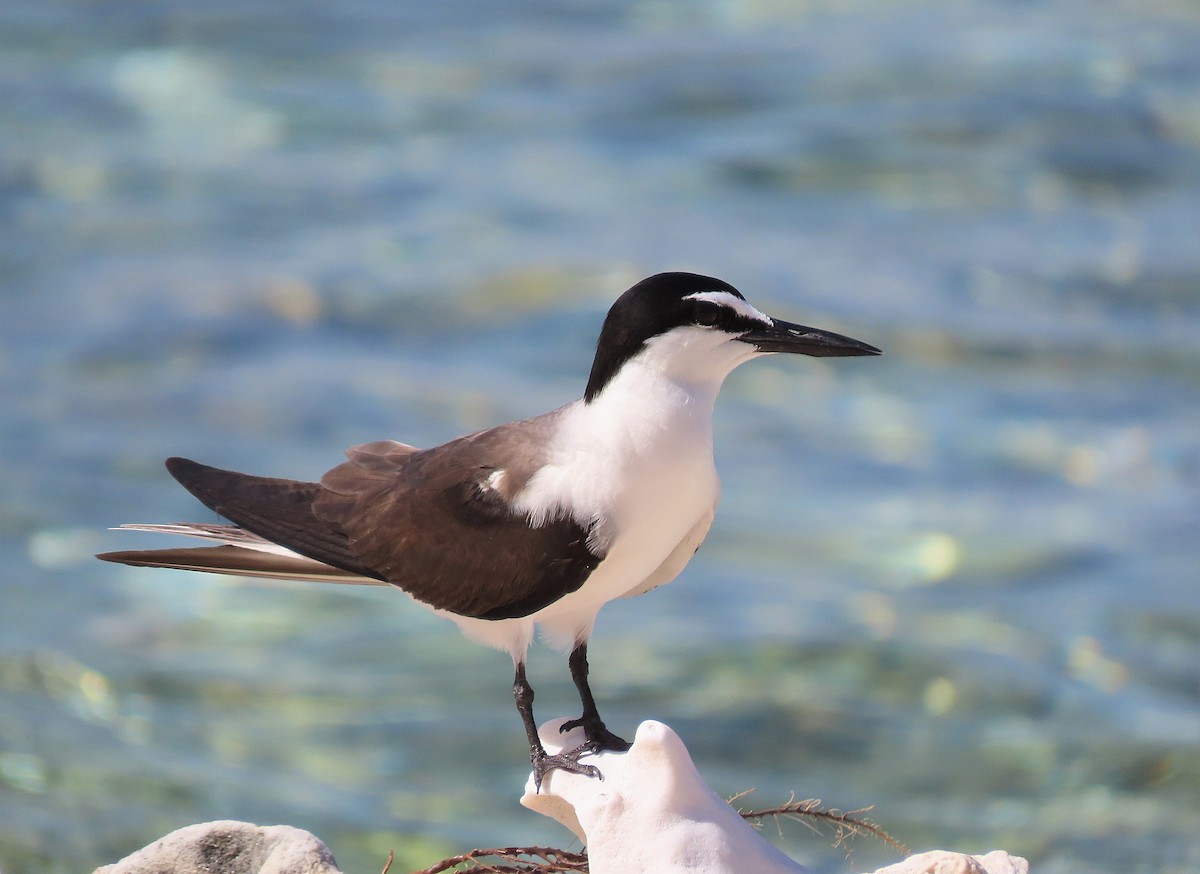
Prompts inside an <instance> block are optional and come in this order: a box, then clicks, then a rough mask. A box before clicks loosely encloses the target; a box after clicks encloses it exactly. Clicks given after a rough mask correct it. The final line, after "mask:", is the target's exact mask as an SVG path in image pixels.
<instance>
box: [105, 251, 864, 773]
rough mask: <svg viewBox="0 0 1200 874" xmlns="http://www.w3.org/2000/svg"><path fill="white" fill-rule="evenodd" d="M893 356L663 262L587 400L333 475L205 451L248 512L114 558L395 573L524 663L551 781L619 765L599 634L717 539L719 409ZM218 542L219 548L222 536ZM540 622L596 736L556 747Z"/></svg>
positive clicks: (539, 760) (376, 445)
mask: <svg viewBox="0 0 1200 874" xmlns="http://www.w3.org/2000/svg"><path fill="white" fill-rule="evenodd" d="M788 353H798V354H802V355H809V356H816V357H849V356H874V355H880V354H881V352H880V350H879V349H877V348H876V347H874V346H871V345H869V344H867V343H864V342H861V341H859V340H855V339H852V338H850V337H847V336H843V335H841V334H836V333H833V332H831V331H825V330H821V329H819V328H812V327H807V326H804V325H798V324H794V323H791V322H787V321H783V320H781V319H775V318H771V317H770V316H767V315H766V314H764V313H762V312H761V311H759V310H758V309H757V308H755V307H754V306H753V305H751V304H750V303H749V302H748V301H747V300H746V298H745V296H744V295H743V294H742V293H741V292H740V291H738V290H737V289H736V288H735V287H734V286H732V285H730V284H729V283H727V282H724V281H722V280H720V279H716V278H714V277H710V276H702V275H699V274H695V273H688V272H667V273H659V274H656V275H653V276H650V277H648V278H646V279H643V280H642V281H640V282H638V283H636V284H634V285H633V286H632V287H630V288H629V289H628V290H626V291H625V292H624V293H623V294H621V296H620V297H618V298H617V300H616V302H615V303H614V304H613V305H612V307H611V308H610V309H609V311H608V314H607V316H606V317H605V319H604V322H603V325H602V327H601V330H600V335H599V338H598V340H597V343H596V352H595V357H594V359H593V362H592V367H591V371H590V373H589V375H588V380H587V384H586V387H585V389H584V392H583V397H582V398H580V399H578V400H575V401H572V402H570V403H568V404H566V405H565V406H561V407H559V408H557V409H555V410H552V411H550V412H548V413H544V414H542V415H539V416H535V417H533V418H529V419H523V420H520V421H516V422H510V423H508V424H502V425H498V426H495V427H492V428H488V429H486V430H482V431H479V432H477V433H473V434H469V435H466V436H463V437H459V438H457V439H454V440H451V441H449V442H448V443H444V444H442V445H440V446H435V447H433V448H429V449H417V448H415V447H413V446H409V445H407V444H404V443H400V442H397V441H395V440H378V441H375V442H371V443H365V444H362V445H359V446H354V447H352V448H350V449H348V450H347V451H346V461H344V462H342V463H341V464H339V465H338V466H336V467H334V468H332V469H331V470H329V471H328V472H327V473H325V474H324V476H322V477H321V478H320V480H319V481H316V482H307V481H299V480H291V479H279V478H273V477H263V476H254V475H250V474H245V473H238V472H235V471H230V470H222V469H220V468H216V467H210V466H208V465H205V464H201V463H199V462H196V461H191V460H189V459H186V458H178V457H175V458H170V459H168V460H167V462H166V467H167V470H168V471H169V472H170V474H171V475H172V476H173V477H174V478H175V479H176V480H177V481H178V482H179V483H180V484H181V485H182V486H183V487H184V488H185V489H187V490H188V491H189V492H191V494H192V495H193V496H195V497H196V498H197V499H198V500H199V501H200V502H201V503H202V504H204V505H205V506H207V507H208V508H209V509H210V510H212V511H213V512H215V513H216V514H217V515H218V516H221V517H223V518H224V519H226V520H228V521H229V522H230V523H232V524H223V523H222V524H186V523H179V524H170V525H163V524H127V525H122V526H121V527H122V528H131V529H136V530H147V531H156V532H164V533H172V534H184V535H188V536H191V537H195V538H200V539H201V540H203V541H205V542H207V543H208V544H209V545H205V546H198V547H184V548H174V549H152V550H126V551H120V552H108V553H102V554H100V555H99V556H97V557H98V558H101V559H104V560H106V561H112V562H119V563H123V564H126V565H134V566H142V567H161V568H175V569H183V570H191V571H207V572H214V573H223V574H235V575H241V576H250V577H268V578H287V579H301V580H315V581H323V582H334V583H354V584H375V585H387V586H394V587H397V588H399V589H401V590H403V591H404V592H405V593H407V594H408V595H409V596H410V597H411V598H412V599H413V600H415V601H417V602H419V603H420V604H422V605H424V606H426V607H428V608H431V609H432V610H433V611H434V612H436V613H437V614H440V615H442V616H444V617H448V618H449V619H451V620H453V621H454V622H455V623H456V624H457V625H458V627H459V628H460V630H461V631H462V632H463V633H464V634H465V635H466V636H467V637H468V638H470V639H472V640H474V641H477V642H479V643H482V644H485V645H488V646H491V647H494V648H496V649H499V650H502V651H506V652H507V653H508V654H509V655H510V656H511V658H512V663H513V669H514V675H513V698H514V701H515V703H516V707H517V711H518V713H519V715H520V717H521V720H522V723H523V725H524V729H525V734H526V739H527V741H528V744H529V752H530V764H531V767H532V771H533V776H534V780H535V783H536V786H537V787H538V788H539V789H540V786H541V783H542V780H543V778H544V777H545V775H546V774H547V773H549V772H550V771H552V770H554V769H560V770H563V771H567V772H571V773H576V774H583V775H586V776H589V777H599V778H601V779H602V778H603V777H602V775H601V774H600V773H599V771H598V770H597V769H596V768H595V766H593V765H589V764H587V763H586V762H582V761H580V759H582V758H585V757H586V756H588V755H589V754H596V753H599V752H604V751H616V752H620V751H624V750H627V749H628V748H629V743H628V742H627V741H625V740H624V739H622V738H621V737H619V736H618V735H617V734H615V733H613V732H612V731H611V730H610V729H609V728H608V727H607V726H606V725H605V723H604V721H603V719H602V718H601V716H600V712H599V709H598V707H597V704H596V700H595V698H594V696H593V694H592V690H591V687H590V684H589V679H588V676H589V664H588V641H589V639H590V637H591V635H592V630H593V627H594V625H595V622H596V617H597V614H598V613H599V611H600V609H601V607H603V606H604V604H606V603H607V602H609V601H611V600H614V599H617V598H627V597H632V596H635V595H641V594H644V593H646V592H648V591H650V590H651V589H654V588H656V587H658V586H661V585H663V584H665V583H668V582H670V581H671V580H673V579H674V578H675V577H676V576H677V575H678V574H679V573H680V571H682V570H683V568H684V566H685V565H686V564H687V563H688V561H689V560H690V559H691V558H692V556H693V555H694V554H695V552H696V551H697V549H698V548H699V547H700V544H701V542H702V541H703V540H704V538H705V536H706V535H707V534H708V531H709V528H710V526H711V524H712V521H713V517H714V514H715V512H716V507H717V500H718V496H719V492H720V485H719V481H718V477H717V471H716V467H715V463H714V459H713V414H714V404H715V402H716V398H717V394H718V391H719V389H720V388H721V384H722V382H723V381H724V379H725V378H726V376H728V375H729V373H730V372H732V371H733V369H734V368H736V367H737V366H738V365H740V364H743V363H744V362H747V361H750V360H751V359H755V358H759V357H762V356H765V355H774V354H788ZM214 544H215V545H214ZM537 631H540V632H541V633H542V634H543V635H544V637H545V638H546V639H547V640H548V642H550V643H551V644H552V645H557V646H558V647H559V648H560V649H562V650H563V651H564V652H569V655H568V658H567V665H568V669H569V672H570V676H571V678H572V680H573V682H574V685H575V687H576V689H577V691H578V694H579V699H580V705H581V715H580V716H579V718H578V719H574V720H570V721H568V722H566V723H565V724H564V725H563V726H562V730H563V731H568V730H571V729H575V728H580V727H582V729H583V733H584V738H585V740H584V742H583V743H582V745H580V746H579V747H578V748H577V749H574V750H569V751H566V752H563V753H559V754H556V755H550V754H548V753H547V752H546V750H545V748H544V746H543V744H542V742H541V740H540V738H539V737H538V729H537V724H536V722H535V721H534V717H533V699H534V693H533V688H532V686H531V685H530V683H529V680H528V678H527V676H526V669H525V663H526V655H527V651H528V649H529V647H530V645H531V643H532V641H533V639H534V636H535V632H537Z"/></svg>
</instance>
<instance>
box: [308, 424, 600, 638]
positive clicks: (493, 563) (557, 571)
mask: <svg viewBox="0 0 1200 874" xmlns="http://www.w3.org/2000/svg"><path fill="white" fill-rule="evenodd" d="M544 426H545V421H544V419H534V420H530V421H527V422H519V423H514V424H512V425H506V426H502V427H500V428H494V429H492V430H490V431H484V432H480V433H479V434H474V435H471V436H469V437H462V438H459V439H458V440H454V441H451V442H450V443H447V444H445V445H443V446H439V447H437V448H435V449H430V450H426V451H423V452H414V451H412V450H411V449H409V448H408V447H405V449H406V450H408V451H403V452H401V451H395V450H392V451H389V450H388V449H387V448H386V447H385V448H383V449H382V450H381V451H363V452H356V453H351V455H350V460H349V461H347V462H346V463H345V464H342V465H340V466H338V467H336V468H334V469H333V470H331V471H330V472H329V473H327V474H326V475H325V476H324V477H323V478H322V480H321V487H322V491H321V493H320V494H319V495H318V496H317V498H316V500H315V501H314V503H313V512H314V514H315V515H316V516H317V518H319V519H320V520H322V521H323V522H325V523H326V524H327V525H328V526H329V527H331V528H334V529H336V530H339V531H342V532H344V533H345V535H346V537H347V538H348V540H349V543H350V548H351V550H352V551H353V553H354V555H355V557H356V558H357V560H358V561H360V562H361V563H362V564H363V565H364V566H366V567H369V568H371V570H372V571H373V572H374V573H375V574H377V575H378V576H380V577H381V578H382V579H385V580H388V581H389V582H392V583H395V584H396V585H397V586H399V587H400V588H402V589H404V591H406V592H408V593H409V594H410V595H412V596H413V597H414V598H416V599H418V600H420V601H423V602H425V603H427V604H430V605H431V606H433V607H437V608H439V609H442V610H449V611H450V612H452V613H456V614H459V615H462V616H472V617H476V618H480V619H508V618H513V617H518V616H527V615H529V614H531V613H534V612H536V611H538V610H540V609H541V608H543V607H545V606H547V605H549V604H552V603H553V602H554V601H556V600H558V599H559V598H561V597H563V596H564V595H566V594H568V593H570V592H573V591H575V590H576V589H578V588H579V587H580V586H582V585H583V583H584V581H585V580H586V579H587V578H588V576H589V575H590V574H591V572H592V571H593V570H594V569H595V568H596V566H597V565H598V564H599V563H600V560H601V558H602V557H603V556H602V555H600V554H597V553H596V552H594V551H593V550H592V549H591V548H590V547H589V546H588V533H589V532H588V530H587V529H586V528H584V527H583V526H581V525H579V524H578V523H576V522H575V521H574V520H572V519H570V518H569V517H565V516H564V517H559V518H553V519H550V520H548V521H547V522H545V523H544V524H543V525H541V526H540V527H537V528H531V527H530V526H529V524H528V519H527V517H526V516H525V515H523V514H518V513H514V512H513V511H512V510H511V509H510V499H511V498H512V497H513V496H514V495H516V494H517V493H518V492H519V491H520V490H521V488H522V487H523V486H524V484H525V483H526V482H527V481H528V479H529V477H530V476H531V475H532V474H533V472H534V471H535V470H536V469H537V466H538V461H539V459H537V458H535V457H533V456H531V455H530V454H529V452H528V450H527V449H526V447H527V446H529V445H531V444H532V445H536V442H537V441H536V440H535V441H530V440H529V439H527V438H529V437H531V436H535V435H534V434H533V433H531V432H535V431H536V430H537V429H539V428H541V427H544ZM362 449H364V450H367V449H369V447H362ZM500 459H503V464H501V462H500Z"/></svg>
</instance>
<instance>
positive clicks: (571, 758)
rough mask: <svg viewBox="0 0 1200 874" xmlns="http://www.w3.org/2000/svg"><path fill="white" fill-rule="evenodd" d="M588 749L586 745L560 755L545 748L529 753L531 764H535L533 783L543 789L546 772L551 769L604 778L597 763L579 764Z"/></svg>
mask: <svg viewBox="0 0 1200 874" xmlns="http://www.w3.org/2000/svg"><path fill="white" fill-rule="evenodd" d="M587 752H588V750H586V749H584V747H579V748H578V749H574V750H571V751H570V752H566V753H559V754H558V755H554V756H552V755H550V754H549V753H547V752H546V751H545V750H533V751H532V752H531V753H530V755H529V764H530V765H532V766H533V785H534V788H535V789H536V790H537V791H538V792H541V791H542V780H544V779H545V777H546V774H548V773H549V772H551V771H554V770H558V771H566V772H567V773H568V774H580V775H582V776H584V777H595V778H596V779H597V780H603V779H604V775H603V774H601V773H600V769H599V768H597V767H596V766H595V765H581V764H579V757H580V756H582V755H586V754H587Z"/></svg>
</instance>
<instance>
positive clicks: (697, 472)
mask: <svg viewBox="0 0 1200 874" xmlns="http://www.w3.org/2000/svg"><path fill="white" fill-rule="evenodd" d="M760 354H762V353H760V352H758V350H757V349H755V348H754V347H753V346H751V345H749V344H747V343H742V342H740V341H739V340H738V339H737V338H736V337H735V336H733V335H730V334H726V333H723V332H720V331H713V330H710V329H706V328H699V327H686V328H676V329H674V330H672V331H669V332H668V333H666V334H663V335H661V336H658V337H655V338H653V339H651V340H650V341H649V342H648V343H647V344H646V346H645V348H644V349H642V350H641V352H639V353H638V354H637V355H636V356H634V357H633V358H631V359H630V360H629V361H627V362H626V363H625V365H624V366H623V367H622V368H621V369H620V371H618V372H617V374H616V375H615V376H614V377H613V378H612V380H611V381H610V382H609V383H608V385H606V386H605V387H604V389H603V391H601V392H600V394H598V395H597V396H596V397H595V398H593V399H592V401H591V402H590V403H584V402H583V401H576V402H575V403H573V404H570V405H568V406H567V407H564V408H563V409H562V411H561V417H560V419H559V427H558V430H557V433H556V434H555V436H554V437H553V438H552V440H551V444H550V447H549V450H550V451H549V457H548V464H547V465H546V466H545V467H544V468H543V469H542V470H540V471H539V472H538V473H537V474H536V475H535V476H534V477H533V479H532V480H531V481H530V482H529V485H528V486H527V487H526V488H525V489H524V490H523V492H522V494H521V495H520V496H518V499H517V506H518V507H519V508H520V509H522V510H524V511H525V512H527V513H529V514H530V517H531V519H532V521H533V522H534V524H540V523H541V522H542V521H543V520H544V519H545V518H547V517H548V516H550V515H552V514H554V513H556V512H562V511H565V512H567V513H569V514H570V515H571V516H572V517H574V518H575V519H576V520H577V521H579V522H580V523H581V524H589V523H599V524H598V526H597V527H596V528H595V529H594V531H593V541H594V544H593V545H595V546H598V547H600V548H607V546H609V545H610V543H611V542H612V539H613V538H614V537H615V536H616V535H617V533H618V532H619V531H620V530H621V529H622V528H623V527H626V526H627V525H629V524H631V522H632V520H631V518H630V517H631V515H635V514H636V512H637V511H638V510H640V507H638V508H635V507H634V506H632V503H631V502H642V501H645V503H646V505H647V506H649V507H653V506H654V505H655V504H658V503H660V502H661V501H663V500H666V503H667V504H668V505H673V504H675V503H678V502H682V503H684V504H687V505H688V506H687V507H686V509H685V508H684V507H679V508H678V512H679V513H680V515H681V519H680V524H681V525H682V524H686V525H690V524H692V523H693V522H694V518H693V517H695V516H697V515H699V514H702V513H704V512H709V511H711V509H712V507H713V505H714V504H715V503H716V497H717V492H718V485H717V477H716V470H715V468H714V466H713V460H712V415H713V406H714V404H715V403H716V399H717V393H718V391H719V390H720V388H721V383H722V382H723V381H724V379H725V377H726V376H727V375H728V374H729V373H730V371H732V370H733V369H734V368H735V367H737V366H738V365H739V364H741V363H742V362H744V361H748V360H750V359H751V358H755V357H757V356H758V355H760ZM680 484H686V485H682V486H681V485H680ZM693 485H694V486H695V494H690V493H688V492H689V490H691V489H692V486H693ZM643 486H645V488H643ZM655 488H665V489H666V490H667V491H671V490H672V489H673V490H675V491H676V492H678V494H676V495H675V496H674V498H675V499H677V500H673V499H672V498H671V496H664V495H661V494H660V495H657V496H655V495H653V494H652V491H651V490H652V489H655ZM683 517H686V518H683ZM672 545H673V543H672Z"/></svg>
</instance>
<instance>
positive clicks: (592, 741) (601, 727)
mask: <svg viewBox="0 0 1200 874" xmlns="http://www.w3.org/2000/svg"><path fill="white" fill-rule="evenodd" d="M580 727H582V728H583V734H584V737H586V738H587V740H586V741H584V743H583V745H582V746H580V747H579V749H578V750H576V752H579V751H580V750H582V751H583V752H588V753H603V752H614V753H623V752H625V751H626V750H628V749H629V747H630V746H632V745H631V744H630V743H629V741H627V740H625V739H624V738H622V737H618V736H617V735H615V734H613V733H612V732H611V731H609V730H608V726H606V725H605V724H604V723H603V722H602V721H601V720H600V719H599V717H597V718H596V719H594V720H589V719H588V718H587V717H586V716H581V717H580V718H579V719H571V720H568V721H567V722H564V723H563V724H562V725H560V726H559V728H558V730H559V731H561V732H563V733H566V732H568V731H573V730H574V729H576V728H580Z"/></svg>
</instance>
